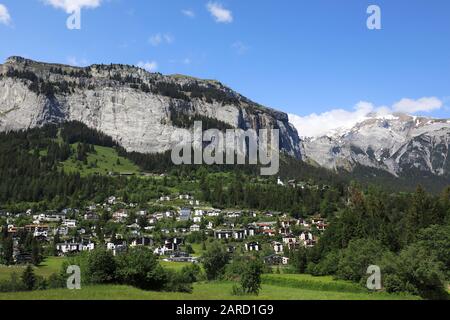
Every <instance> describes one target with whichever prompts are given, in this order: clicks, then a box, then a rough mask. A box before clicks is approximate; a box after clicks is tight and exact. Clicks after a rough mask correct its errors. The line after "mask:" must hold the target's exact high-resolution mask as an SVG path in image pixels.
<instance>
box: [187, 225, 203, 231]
mask: <svg viewBox="0 0 450 320" xmlns="http://www.w3.org/2000/svg"><path fill="white" fill-rule="evenodd" d="M189 230H190V231H191V232H199V231H200V226H199V225H198V224H193V225H192V226H191V227H190V228H189Z"/></svg>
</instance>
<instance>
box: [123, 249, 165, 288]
mask: <svg viewBox="0 0 450 320" xmlns="http://www.w3.org/2000/svg"><path fill="white" fill-rule="evenodd" d="M167 276H168V275H167V274H166V272H165V271H164V269H163V268H162V267H161V266H160V265H159V263H158V261H157V259H156V257H155V256H154V255H153V253H152V252H151V251H150V250H148V249H146V248H133V249H131V250H129V251H128V252H127V253H126V254H123V255H120V256H118V257H117V270H116V278H117V280H118V281H119V282H121V283H123V284H128V285H132V286H135V287H137V288H140V289H144V290H162V289H163V288H164V285H165V284H166V282H167Z"/></svg>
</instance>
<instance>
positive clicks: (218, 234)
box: [214, 230, 234, 239]
mask: <svg viewBox="0 0 450 320" xmlns="http://www.w3.org/2000/svg"><path fill="white" fill-rule="evenodd" d="M233 237H234V231H233V230H214V238H216V239H232V238H233Z"/></svg>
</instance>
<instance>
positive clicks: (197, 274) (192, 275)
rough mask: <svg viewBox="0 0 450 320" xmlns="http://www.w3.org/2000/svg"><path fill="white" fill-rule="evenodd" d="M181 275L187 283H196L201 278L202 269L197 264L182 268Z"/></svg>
mask: <svg viewBox="0 0 450 320" xmlns="http://www.w3.org/2000/svg"><path fill="white" fill-rule="evenodd" d="M181 274H182V276H183V277H184V278H185V279H188V281H189V282H197V281H199V280H200V278H201V277H202V269H201V268H200V266H199V265H198V264H191V265H189V266H184V267H183V268H182V269H181Z"/></svg>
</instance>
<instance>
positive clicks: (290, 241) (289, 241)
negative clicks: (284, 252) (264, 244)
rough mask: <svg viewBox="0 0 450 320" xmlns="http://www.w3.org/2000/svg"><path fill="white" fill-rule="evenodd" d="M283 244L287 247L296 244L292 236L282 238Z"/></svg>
mask: <svg viewBox="0 0 450 320" xmlns="http://www.w3.org/2000/svg"><path fill="white" fill-rule="evenodd" d="M283 243H284V244H287V245H289V244H293V243H297V238H296V237H295V236H294V235H293V234H290V235H287V236H284V237H283Z"/></svg>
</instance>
